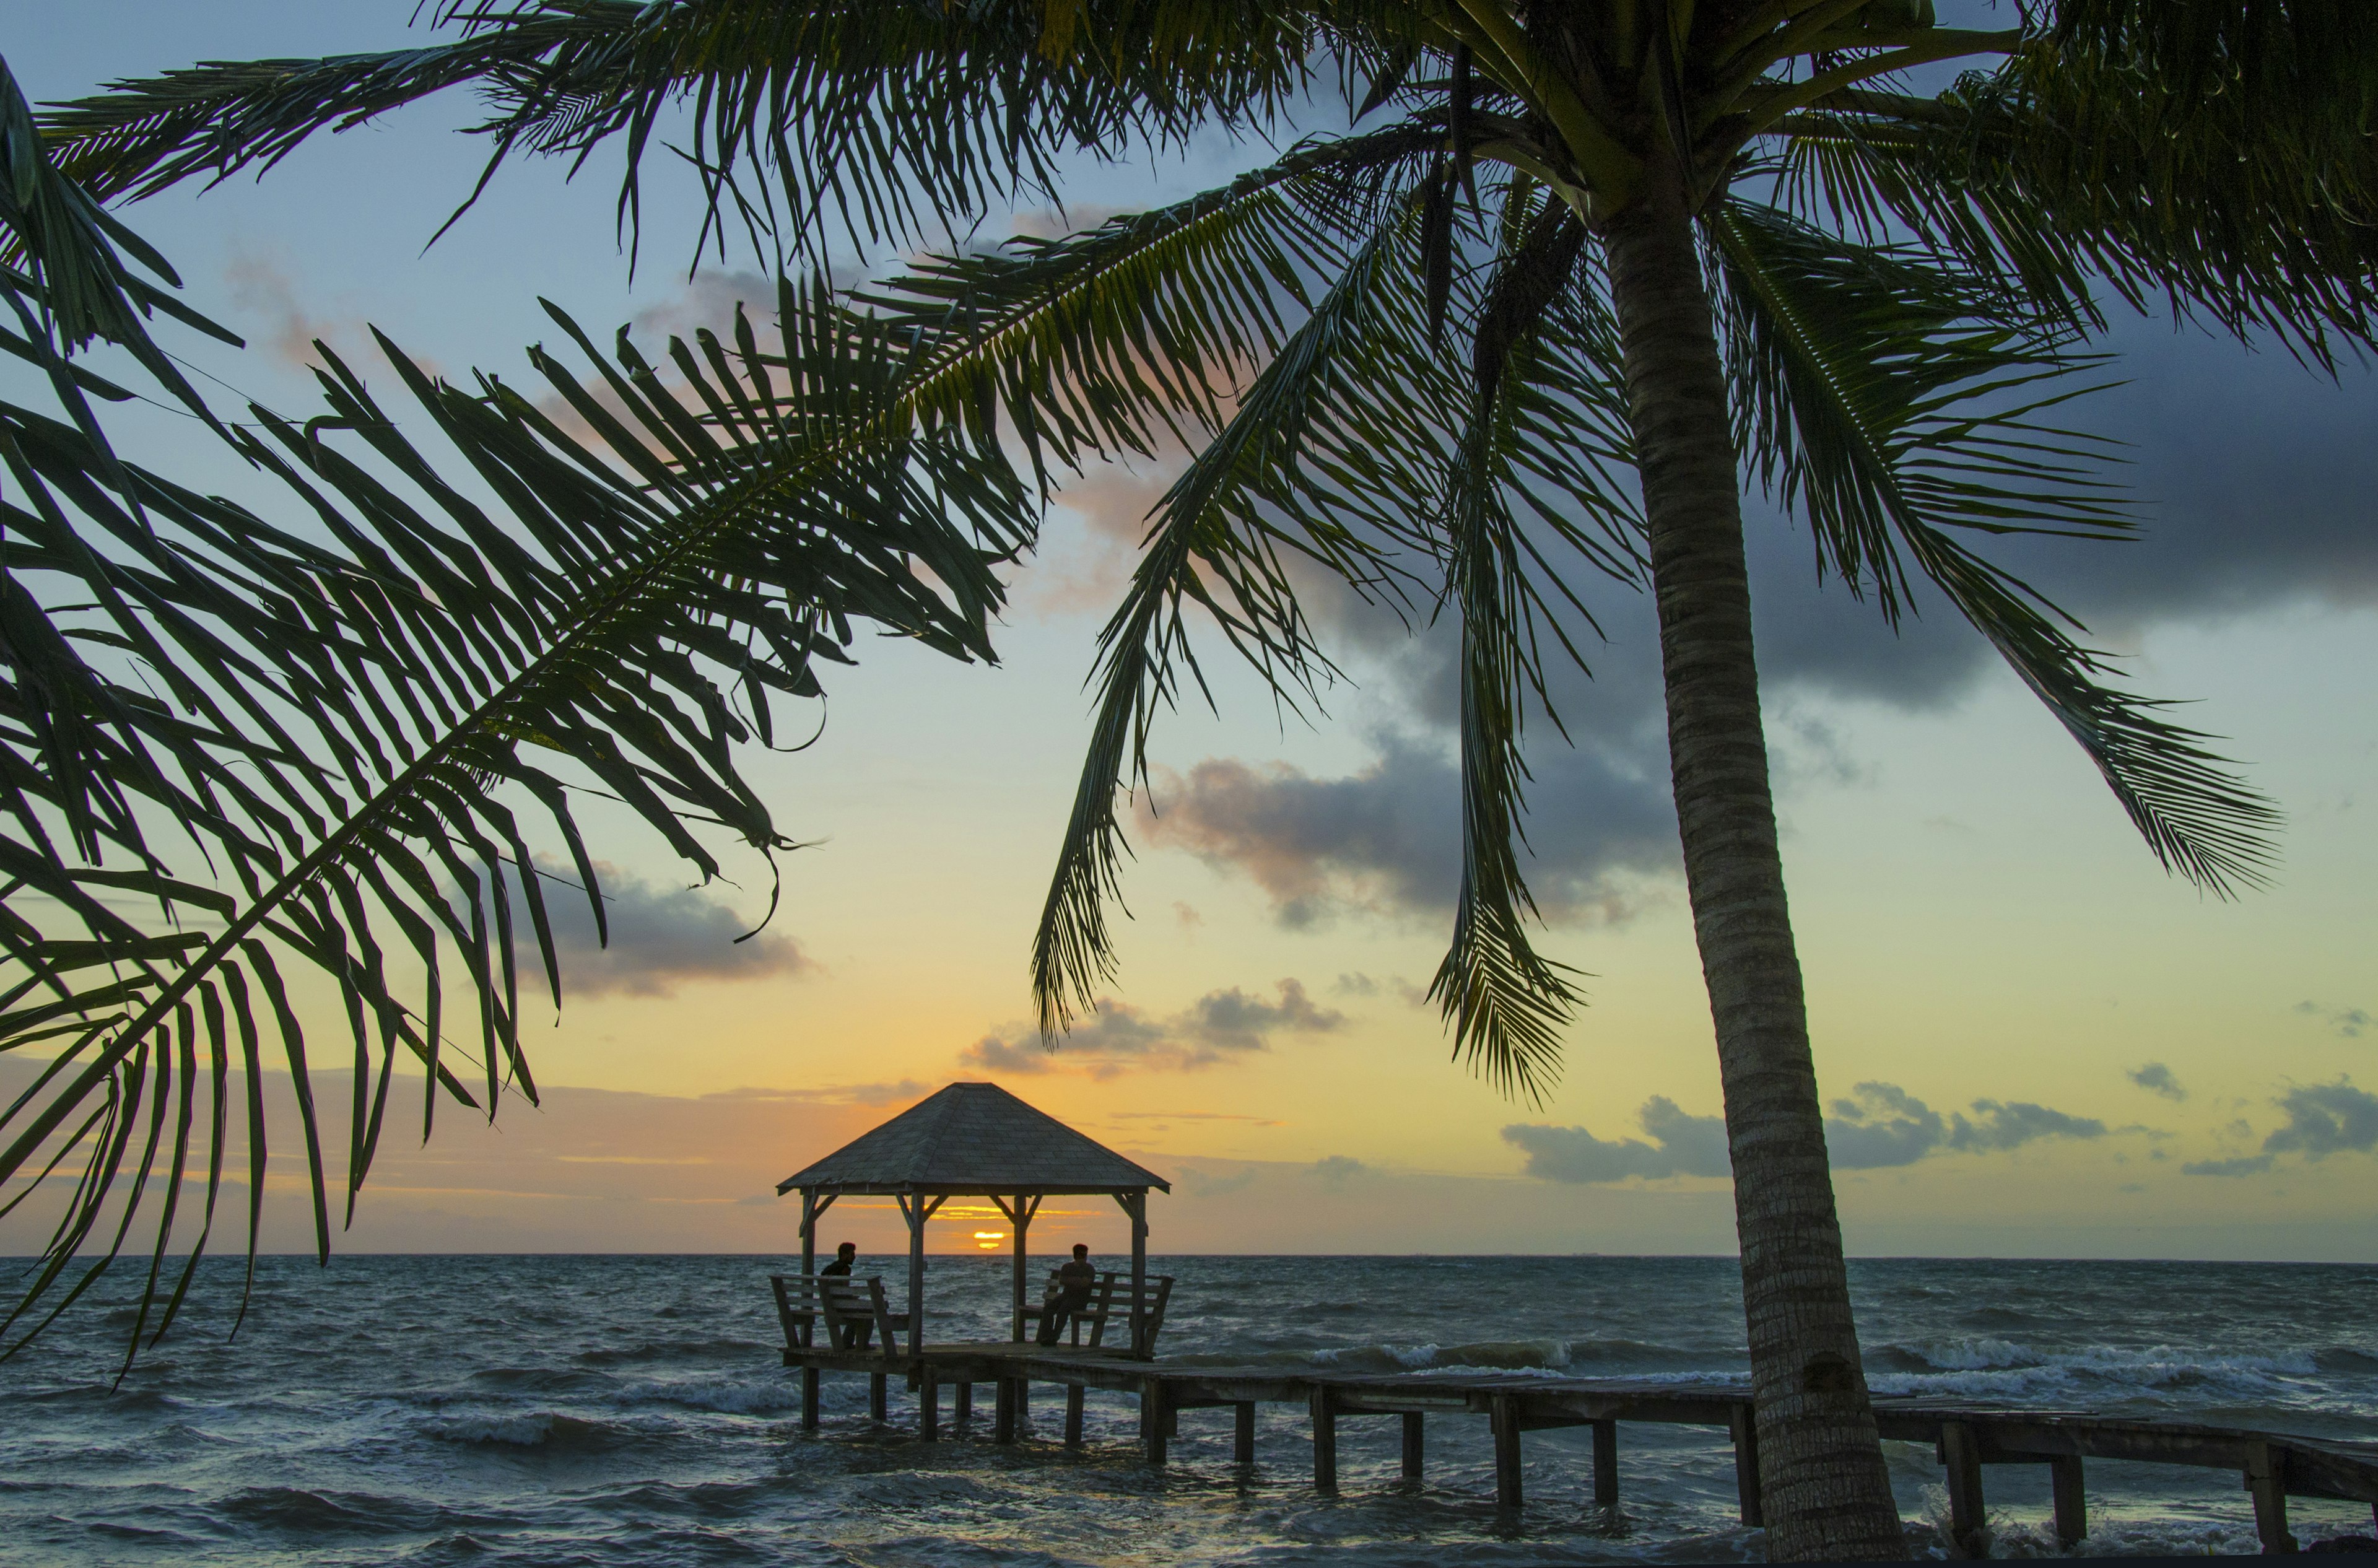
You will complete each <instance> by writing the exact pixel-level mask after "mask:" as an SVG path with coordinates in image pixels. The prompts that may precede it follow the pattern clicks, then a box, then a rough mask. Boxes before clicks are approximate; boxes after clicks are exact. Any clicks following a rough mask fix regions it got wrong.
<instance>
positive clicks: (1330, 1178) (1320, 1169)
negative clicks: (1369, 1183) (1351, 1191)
mask: <svg viewBox="0 0 2378 1568" xmlns="http://www.w3.org/2000/svg"><path fill="white" fill-rule="evenodd" d="M1370 1171H1371V1167H1369V1166H1366V1165H1364V1164H1363V1162H1362V1161H1361V1160H1358V1159H1354V1158H1352V1157H1351V1156H1350V1155H1325V1156H1323V1157H1322V1158H1320V1159H1317V1160H1315V1161H1314V1162H1313V1174H1314V1177H1315V1179H1317V1180H1321V1181H1326V1182H1327V1183H1328V1184H1329V1185H1330V1186H1332V1187H1336V1186H1339V1185H1340V1184H1341V1183H1343V1182H1345V1181H1348V1180H1350V1179H1352V1178H1354V1177H1357V1176H1367V1175H1369V1174H1370Z"/></svg>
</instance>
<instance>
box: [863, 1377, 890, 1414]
mask: <svg viewBox="0 0 2378 1568" xmlns="http://www.w3.org/2000/svg"><path fill="white" fill-rule="evenodd" d="M867 1418H868V1419H869V1420H871V1421H873V1422H874V1423H875V1424H876V1425H877V1426H879V1427H880V1426H882V1425H883V1423H884V1422H885V1421H888V1420H890V1419H891V1418H892V1417H891V1412H890V1406H887V1405H886V1404H885V1403H884V1387H883V1373H882V1372H870V1373H868V1374H867Z"/></svg>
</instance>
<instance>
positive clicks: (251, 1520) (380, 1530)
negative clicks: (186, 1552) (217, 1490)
mask: <svg viewBox="0 0 2378 1568" xmlns="http://www.w3.org/2000/svg"><path fill="white" fill-rule="evenodd" d="M215 1512H216V1513H218V1514H221V1515H222V1516H223V1517H225V1518H228V1519H231V1520H234V1521H235V1522H237V1523H239V1524H243V1525H249V1526H257V1527H258V1528H263V1529H272V1530H286V1531H288V1532H290V1533H291V1534H293V1535H309V1536H310V1535H319V1534H322V1533H325V1532H338V1533H342V1534H354V1533H367V1534H372V1535H379V1534H384V1533H386V1532H388V1531H390V1530H402V1531H406V1532H413V1531H419V1530H426V1529H430V1528H433V1527H435V1526H437V1525H438V1524H439V1523H440V1522H442V1521H445V1520H447V1519H448V1518H449V1517H450V1515H449V1514H447V1512H446V1510H445V1509H443V1508H440V1507H438V1505H437V1504H436V1503H432V1502H412V1501H410V1500H407V1499H404V1498H397V1497H381V1496H378V1495H377V1494H375V1493H372V1492H363V1491H308V1490H306V1489H305V1488H303V1487H247V1488H245V1489H243V1490H239V1491H235V1492H234V1493H232V1494H231V1495H230V1496H229V1497H226V1498H224V1499H222V1501H221V1502H217V1503H216V1504H215Z"/></svg>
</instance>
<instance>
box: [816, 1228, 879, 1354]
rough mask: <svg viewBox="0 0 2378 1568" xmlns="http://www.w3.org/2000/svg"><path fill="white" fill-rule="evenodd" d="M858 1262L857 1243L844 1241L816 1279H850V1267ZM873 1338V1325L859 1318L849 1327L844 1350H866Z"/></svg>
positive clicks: (819, 1271)
mask: <svg viewBox="0 0 2378 1568" xmlns="http://www.w3.org/2000/svg"><path fill="white" fill-rule="evenodd" d="M858 1260H859V1243H858V1242H856V1241H846V1242H844V1243H843V1244H842V1245H841V1246H839V1247H836V1248H835V1250H834V1262H832V1263H828V1264H826V1266H825V1267H823V1268H822V1269H820V1270H818V1277H819V1278H820V1279H823V1278H824V1277H825V1276H826V1275H839V1276H841V1277H842V1278H844V1279H848V1278H849V1277H850V1265H851V1264H852V1263H856V1262H857V1261H858ZM874 1337H875V1325H874V1324H873V1323H871V1322H869V1321H868V1320H867V1319H865V1318H860V1319H859V1321H858V1322H857V1323H853V1324H852V1325H851V1328H850V1343H849V1345H848V1346H847V1347H845V1348H847V1349H851V1350H864V1349H866V1348H867V1342H868V1341H869V1340H871V1339H872V1338H874Z"/></svg>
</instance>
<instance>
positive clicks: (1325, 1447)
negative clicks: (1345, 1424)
mask: <svg viewBox="0 0 2378 1568" xmlns="http://www.w3.org/2000/svg"><path fill="white" fill-rule="evenodd" d="M1312 1403H1313V1487H1314V1490H1316V1491H1336V1490H1338V1399H1337V1394H1336V1391H1335V1390H1333V1389H1331V1388H1330V1386H1329V1385H1328V1384H1327V1383H1326V1382H1324V1383H1316V1384H1315V1385H1314V1389H1313V1400H1312Z"/></svg>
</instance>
